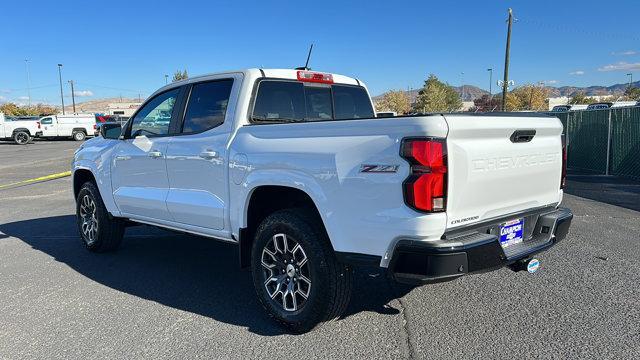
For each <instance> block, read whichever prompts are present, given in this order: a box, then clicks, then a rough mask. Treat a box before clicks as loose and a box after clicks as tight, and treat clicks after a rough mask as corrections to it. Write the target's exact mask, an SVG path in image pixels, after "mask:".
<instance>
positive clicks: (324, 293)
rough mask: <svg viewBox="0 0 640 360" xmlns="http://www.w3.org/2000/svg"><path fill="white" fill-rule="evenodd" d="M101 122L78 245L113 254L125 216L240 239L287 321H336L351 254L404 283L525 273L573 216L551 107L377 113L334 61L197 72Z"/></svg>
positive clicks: (88, 167)
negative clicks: (323, 65) (313, 66)
mask: <svg viewBox="0 0 640 360" xmlns="http://www.w3.org/2000/svg"><path fill="white" fill-rule="evenodd" d="M100 133H101V134H102V136H100V137H96V138H95V139H92V140H89V141H87V142H85V143H84V144H82V146H81V147H80V149H78V151H77V152H76V154H75V157H74V160H73V163H72V170H73V182H72V183H73V194H74V197H75V198H76V215H77V223H78V230H79V233H80V235H81V238H82V240H83V242H84V245H85V246H86V247H87V248H88V249H89V250H91V251H96V252H102V251H109V250H114V249H116V248H117V247H118V245H119V244H120V241H121V239H122V237H123V234H124V229H125V227H126V226H127V225H129V224H131V223H142V224H149V225H153V226H158V227H163V228H167V229H172V230H177V231H181V232H187V233H191V234H196V235H200V236H203V237H207V238H212V239H217V240H221V241H226V242H230V243H234V244H237V245H238V248H239V258H240V265H241V266H242V267H247V268H251V271H252V275H253V281H254V286H255V290H256V294H257V297H258V299H259V300H260V302H261V304H262V305H263V306H264V308H265V309H266V310H267V311H268V313H269V314H270V315H271V316H272V317H273V318H274V319H276V320H277V321H279V322H280V323H281V324H283V325H284V326H286V327H288V328H289V329H292V330H295V331H306V330H309V329H311V328H313V327H314V326H316V325H317V324H319V323H321V322H322V321H326V320H330V319H334V318H336V317H338V316H340V314H341V313H342V312H343V311H344V310H345V309H346V307H347V305H348V303H349V297H350V294H351V288H352V287H351V285H352V269H353V268H354V267H357V266H360V265H366V266H375V267H377V268H379V269H382V270H383V271H385V272H387V273H388V274H389V275H390V277H391V278H392V279H394V280H396V281H399V282H403V283H410V284H426V283H432V282H438V281H444V280H453V279H456V278H458V277H460V276H464V275H467V274H472V273H478V272H483V271H489V270H494V269H498V268H500V267H504V266H508V267H510V268H512V269H514V270H521V269H527V270H529V271H530V272H533V271H535V270H536V269H537V268H538V266H539V262H538V261H537V260H535V259H533V255H534V254H536V253H539V252H541V251H543V250H546V249H548V248H550V247H551V246H552V245H554V244H555V243H556V242H557V241H559V240H562V239H563V238H565V236H566V235H567V232H568V230H569V225H570V223H571V219H572V216H573V215H572V213H571V211H570V210H569V209H565V208H561V207H559V205H560V203H561V201H562V196H563V190H562V188H563V186H564V179H565V170H564V169H565V163H566V157H565V155H564V154H565V151H564V150H565V149H564V146H563V142H562V139H561V133H562V124H561V123H560V121H559V120H558V119H557V118H555V117H549V116H544V115H538V114H535V113H515V114H496V113H492V114H487V115H475V114H474V115H469V114H430V115H416V116H399V117H390V118H376V117H375V114H374V110H373V106H372V102H371V99H370V97H369V94H368V92H367V90H366V87H365V86H364V84H363V83H362V82H361V81H359V80H358V79H354V78H350V77H346V76H341V75H337V74H329V73H320V72H311V71H305V70H298V71H296V70H267V69H250V70H244V71H238V72H228V73H219V74H213V75H207V76H201V77H194V78H190V79H188V80H185V81H179V82H175V83H172V84H169V85H167V86H165V87H163V88H161V89H160V90H158V91H157V92H156V93H155V94H153V95H151V96H150V97H149V98H148V100H146V102H145V103H144V104H143V105H142V106H141V107H140V108H139V109H138V111H137V112H136V114H134V116H133V117H132V118H131V119H130V121H129V122H128V123H127V124H125V125H124V127H123V128H122V129H121V128H120V125H119V124H104V125H103V126H102V127H101V129H100ZM149 246H153V242H151V241H150V242H149ZM559 266H561V265H559ZM219 276H225V274H220V275H219ZM451 301H456V299H451Z"/></svg>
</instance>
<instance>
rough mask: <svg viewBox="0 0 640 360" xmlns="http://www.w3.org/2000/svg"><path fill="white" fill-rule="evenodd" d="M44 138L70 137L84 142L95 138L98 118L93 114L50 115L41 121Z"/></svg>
mask: <svg viewBox="0 0 640 360" xmlns="http://www.w3.org/2000/svg"><path fill="white" fill-rule="evenodd" d="M40 124H41V126H42V135H41V136H42V137H43V138H56V137H67V138H68V137H70V138H73V140H76V141H83V140H84V139H86V138H87V137H89V136H94V135H95V131H96V128H97V127H96V117H95V115H93V114H73V115H50V116H45V117H43V118H41V119H40Z"/></svg>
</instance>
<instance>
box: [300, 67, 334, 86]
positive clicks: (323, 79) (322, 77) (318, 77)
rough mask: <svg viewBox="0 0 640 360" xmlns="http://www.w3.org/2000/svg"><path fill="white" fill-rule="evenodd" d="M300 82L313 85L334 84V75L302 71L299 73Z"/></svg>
mask: <svg viewBox="0 0 640 360" xmlns="http://www.w3.org/2000/svg"><path fill="white" fill-rule="evenodd" d="M298 80H299V81H305V82H313V83H322V84H333V75H331V74H325V73H319V72H312V71H303V70H300V71H298Z"/></svg>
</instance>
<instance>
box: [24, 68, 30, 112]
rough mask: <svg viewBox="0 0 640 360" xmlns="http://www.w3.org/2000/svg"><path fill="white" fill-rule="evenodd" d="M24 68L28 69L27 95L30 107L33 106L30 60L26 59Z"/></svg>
mask: <svg viewBox="0 0 640 360" xmlns="http://www.w3.org/2000/svg"><path fill="white" fill-rule="evenodd" d="M24 66H25V67H26V69H27V95H28V97H29V106H31V74H30V73H29V59H24Z"/></svg>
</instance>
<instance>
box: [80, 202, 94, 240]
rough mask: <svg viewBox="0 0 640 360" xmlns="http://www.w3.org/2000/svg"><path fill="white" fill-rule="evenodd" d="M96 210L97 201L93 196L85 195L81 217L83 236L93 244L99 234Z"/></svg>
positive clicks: (81, 205) (81, 204) (81, 206)
mask: <svg viewBox="0 0 640 360" xmlns="http://www.w3.org/2000/svg"><path fill="white" fill-rule="evenodd" d="M96 210H97V209H96V203H95V201H94V200H93V199H92V198H91V196H89V195H85V196H83V197H82V202H81V203H80V218H81V219H82V226H81V227H82V237H83V238H84V240H85V241H86V242H87V244H88V245H91V244H93V243H94V242H95V241H96V237H97V235H98V218H97V215H96Z"/></svg>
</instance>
